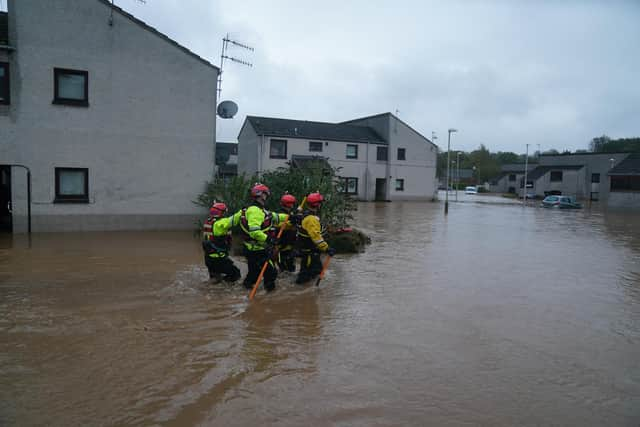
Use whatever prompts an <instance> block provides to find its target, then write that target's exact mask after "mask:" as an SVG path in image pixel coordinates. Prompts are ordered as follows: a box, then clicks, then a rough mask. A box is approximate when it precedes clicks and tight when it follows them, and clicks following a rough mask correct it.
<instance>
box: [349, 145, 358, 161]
mask: <svg viewBox="0 0 640 427" xmlns="http://www.w3.org/2000/svg"><path fill="white" fill-rule="evenodd" d="M357 158H358V146H357V145H354V144H347V159H357Z"/></svg>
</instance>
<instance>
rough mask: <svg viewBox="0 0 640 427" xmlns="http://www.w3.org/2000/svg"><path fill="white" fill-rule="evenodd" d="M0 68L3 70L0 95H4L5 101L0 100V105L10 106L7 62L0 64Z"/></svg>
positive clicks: (9, 79)
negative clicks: (3, 93)
mask: <svg viewBox="0 0 640 427" xmlns="http://www.w3.org/2000/svg"><path fill="white" fill-rule="evenodd" d="M0 68H2V69H3V70H4V80H3V81H0V94H1V93H2V92H5V93H6V97H5V99H4V100H2V99H0V105H11V75H10V71H11V67H10V66H9V63H8V62H0Z"/></svg>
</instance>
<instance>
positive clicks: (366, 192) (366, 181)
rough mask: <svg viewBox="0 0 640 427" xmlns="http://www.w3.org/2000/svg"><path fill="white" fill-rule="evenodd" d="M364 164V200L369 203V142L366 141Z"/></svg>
mask: <svg viewBox="0 0 640 427" xmlns="http://www.w3.org/2000/svg"><path fill="white" fill-rule="evenodd" d="M365 151H366V154H365V162H364V200H365V201H366V202H368V201H369V141H367V149H366V150H365Z"/></svg>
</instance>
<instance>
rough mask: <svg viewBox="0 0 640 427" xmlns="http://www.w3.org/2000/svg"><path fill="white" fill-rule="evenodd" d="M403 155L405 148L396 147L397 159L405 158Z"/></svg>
mask: <svg viewBox="0 0 640 427" xmlns="http://www.w3.org/2000/svg"><path fill="white" fill-rule="evenodd" d="M405 157H406V150H405V149H404V148H398V160H407V159H406V158H405Z"/></svg>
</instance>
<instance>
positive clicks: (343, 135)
mask: <svg viewBox="0 0 640 427" xmlns="http://www.w3.org/2000/svg"><path fill="white" fill-rule="evenodd" d="M437 153H438V147H437V146H436V145H435V144H433V143H432V142H431V141H430V140H428V139H427V138H425V137H424V136H422V135H421V134H420V133H418V132H417V131H415V130H414V129H412V128H411V127H410V126H409V125H407V124H406V123H404V122H403V121H402V120H400V119H399V118H397V117H396V116H394V115H393V114H391V113H383V114H378V115H375V116H369V117H363V118H360V119H355V120H350V121H347V122H341V123H327V122H313V121H303V120H290V119H279V118H270V117H256V116H247V118H246V119H245V121H244V124H243V126H242V128H241V130H240V134H239V135H238V172H239V173H246V174H249V175H252V174H256V173H258V174H259V173H261V172H263V171H267V170H273V169H275V168H277V167H281V166H287V165H289V164H291V163H294V164H295V163H298V162H301V161H304V160H305V159H309V158H314V157H315V158H321V159H324V160H326V161H327V162H328V163H329V164H330V165H331V166H333V167H335V168H339V172H338V173H339V175H340V177H341V179H342V180H343V183H344V185H343V188H344V190H345V192H347V193H349V194H352V195H353V196H354V197H356V198H357V199H359V200H366V201H368V200H433V199H434V198H435V195H436V191H437V188H436V160H437Z"/></svg>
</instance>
